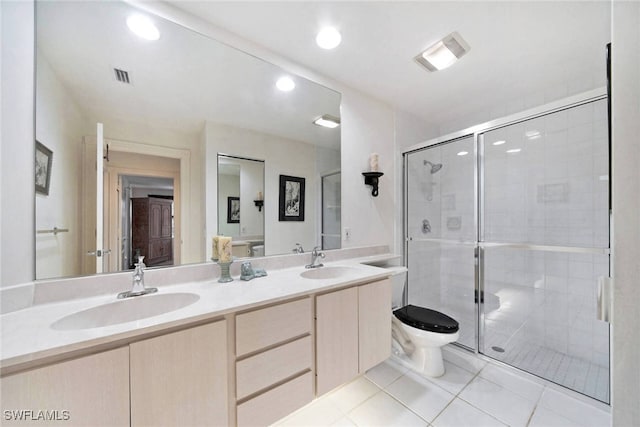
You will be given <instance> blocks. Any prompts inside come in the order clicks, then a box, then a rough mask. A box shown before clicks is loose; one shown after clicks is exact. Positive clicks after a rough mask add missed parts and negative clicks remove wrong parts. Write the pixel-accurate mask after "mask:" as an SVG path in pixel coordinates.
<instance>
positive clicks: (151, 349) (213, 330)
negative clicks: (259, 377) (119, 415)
mask: <svg viewBox="0 0 640 427" xmlns="http://www.w3.org/2000/svg"><path fill="white" fill-rule="evenodd" d="M130 352H131V362H130V363H131V367H130V369H131V425H132V426H136V427H137V426H180V425H184V426H187V425H188V426H226V425H228V424H229V417H228V410H229V407H228V394H229V393H228V377H227V326H226V321H225V320H221V321H218V322H214V323H209V324H206V325H203V326H197V327H194V328H190V329H185V330H182V331H178V332H174V333H170V334H167V335H162V336H159V337H155V338H150V339H147V340H144V341H139V342H135V343H132V344H130Z"/></svg>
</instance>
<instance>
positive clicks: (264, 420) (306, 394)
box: [237, 372, 313, 426]
mask: <svg viewBox="0 0 640 427" xmlns="http://www.w3.org/2000/svg"><path fill="white" fill-rule="evenodd" d="M312 400H313V374H312V373H311V372H307V373H306V374H304V375H301V376H299V377H296V378H294V379H292V380H291V381H288V382H286V383H284V384H282V385H281V386H278V387H276V388H274V389H273V390H269V391H268V392H266V393H263V394H261V395H259V396H257V397H254V398H253V399H251V400H247V401H246V402H244V403H242V404H240V405H238V420H237V421H238V426H265V425H269V424H272V423H273V422H275V421H277V420H279V419H280V418H282V417H284V416H286V415H289V414H290V413H292V412H293V411H295V410H296V409H298V408H301V407H302V406H304V405H306V404H307V403H309V402H311V401H312Z"/></svg>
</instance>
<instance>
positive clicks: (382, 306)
mask: <svg viewBox="0 0 640 427" xmlns="http://www.w3.org/2000/svg"><path fill="white" fill-rule="evenodd" d="M391 316H392V313H391V281H390V280H389V279H386V280H380V281H378V282H373V283H370V284H368V285H363V286H359V287H358V372H359V373H361V374H363V373H365V372H366V371H367V370H369V369H371V368H373V367H374V366H376V365H377V364H379V363H381V362H382V361H384V360H387V358H389V356H391Z"/></svg>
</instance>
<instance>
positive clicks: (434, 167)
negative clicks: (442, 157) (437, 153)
mask: <svg viewBox="0 0 640 427" xmlns="http://www.w3.org/2000/svg"><path fill="white" fill-rule="evenodd" d="M424 165H425V166H427V165H429V166H430V167H431V171H430V172H431V173H432V174H434V173H436V172H438V171H439V170H440V169H442V163H436V164H435V165H434V164H433V163H431V162H430V161H429V160H425V161H424Z"/></svg>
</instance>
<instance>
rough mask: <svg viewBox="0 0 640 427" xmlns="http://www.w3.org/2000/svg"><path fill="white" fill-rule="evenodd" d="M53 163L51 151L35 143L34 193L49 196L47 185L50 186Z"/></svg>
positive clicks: (37, 142)
mask: <svg viewBox="0 0 640 427" xmlns="http://www.w3.org/2000/svg"><path fill="white" fill-rule="evenodd" d="M52 161H53V151H51V150H49V149H48V148H47V147H45V146H44V145H43V144H41V143H40V142H39V141H36V159H35V162H36V175H35V183H36V193H38V194H44V195H45V196H48V195H49V185H50V184H51V162H52Z"/></svg>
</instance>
